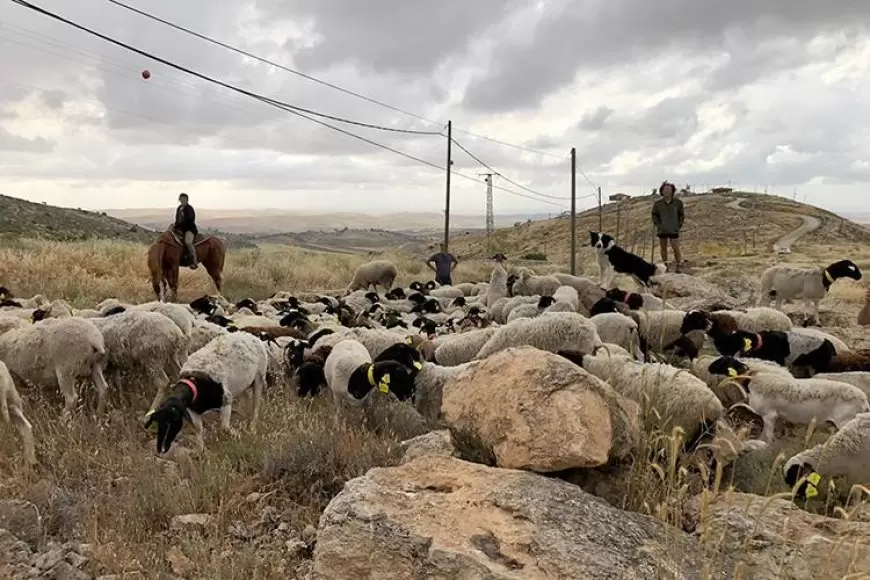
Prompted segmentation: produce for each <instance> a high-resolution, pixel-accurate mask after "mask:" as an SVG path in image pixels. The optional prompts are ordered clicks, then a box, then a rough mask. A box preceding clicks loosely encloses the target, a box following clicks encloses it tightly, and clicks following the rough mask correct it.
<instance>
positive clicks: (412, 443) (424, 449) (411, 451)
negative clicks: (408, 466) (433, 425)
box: [400, 429, 459, 463]
mask: <svg viewBox="0 0 870 580" xmlns="http://www.w3.org/2000/svg"><path fill="white" fill-rule="evenodd" d="M400 445H401V446H402V449H404V450H405V455H404V456H403V457H402V463H408V462H409V461H413V460H414V459H416V458H418V457H421V456H423V455H438V456H442V457H459V452H458V451H456V448H455V447H454V446H453V439H452V438H451V436H450V431H449V430H447V429H442V430H440V431H432V432H431V433H426V434H425V435H418V436H417V437H414V438H413V439H407V440H405V441H402V442H401V443H400Z"/></svg>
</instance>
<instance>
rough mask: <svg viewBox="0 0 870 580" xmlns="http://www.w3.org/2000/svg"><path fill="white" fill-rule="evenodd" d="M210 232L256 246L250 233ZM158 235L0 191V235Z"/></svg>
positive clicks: (67, 238) (142, 238) (134, 238)
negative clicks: (245, 234) (247, 234)
mask: <svg viewBox="0 0 870 580" xmlns="http://www.w3.org/2000/svg"><path fill="white" fill-rule="evenodd" d="M165 228H166V224H163V225H162V227H161V228H160V230H163V229H165ZM204 231H208V230H207V229H206V230H204ZM210 233H216V234H218V235H220V236H221V237H222V238H223V239H224V241H225V242H226V244H227V246H228V247H231V248H253V247H255V245H254V244H253V243H251V241H250V239H249V237H248V236H239V235H228V234H225V233H223V232H217V231H213V232H210ZM156 235H157V230H156V229H153V228H148V227H144V226H142V225H140V224H133V223H130V222H127V221H124V220H122V219H119V218H117V217H113V216H110V215H107V214H106V213H105V212H99V211H89V210H84V209H78V208H66V207H57V206H53V205H48V204H45V203H34V202H31V201H27V200H24V199H19V198H17V197H11V196H8V195H0V236H6V237H15V238H39V239H43V240H52V241H60V242H71V241H80V240H89V239H108V240H124V241H129V242H139V243H142V244H150V243H151V242H153V241H154V239H155V236H156Z"/></svg>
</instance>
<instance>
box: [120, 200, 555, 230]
mask: <svg viewBox="0 0 870 580" xmlns="http://www.w3.org/2000/svg"><path fill="white" fill-rule="evenodd" d="M194 206H195V207H196V208H197V221H198V222H199V223H200V224H202V225H203V226H204V227H209V228H215V229H218V230H220V231H222V232H231V233H238V234H284V233H296V234H301V233H303V232H312V231H324V232H331V231H335V230H341V229H344V228H348V229H353V230H369V229H373V228H374V229H380V230H388V231H393V232H402V233H407V234H419V233H426V232H431V231H439V230H440V229H441V228H442V227H443V225H444V214H442V213H441V212H399V213H387V214H382V215H377V214H364V213H353V212H334V213H313V212H303V211H289V210H284V209H263V210H252V209H251V210H220V209H209V208H202V209H200V208H199V207H198V206H196V204H194ZM174 211H175V209H174V208H153V209H151V208H149V209H120V210H106V213H107V214H108V215H111V216H114V217H117V218H119V219H123V220H125V221H128V222H131V223H136V224H139V225H141V226H144V227H147V228H151V229H162V228H164V227H166V224H167V222H168V221H169V220H171V219H172V216H173V215H174V214H173V212H174ZM545 217H546V215H540V214H528V215H525V214H523V215H519V214H517V215H513V214H504V215H501V216H496V226H508V225H510V224H513V223H514V222H517V221H524V220H526V219H542V218H545ZM450 219H451V223H452V224H453V225H454V227H457V228H461V229H472V228H482V227H484V224H485V219H484V216H483V214H481V215H463V214H452V215H451V216H450Z"/></svg>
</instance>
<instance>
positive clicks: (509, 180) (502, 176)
mask: <svg viewBox="0 0 870 580" xmlns="http://www.w3.org/2000/svg"><path fill="white" fill-rule="evenodd" d="M451 141H453V144H454V145H456V146H457V147H459V148H460V149H462V150H463V151H464V152H465V154H466V155H468V156H469V157H471V158H472V159H474V160H475V161H477V162H478V163H480V164H481V165H483V166H484V167H486V168H487V169H489V170H490V171H491V172H492V173H494V174H496V175H498V176H500V177H501V178H502V179H504V180H505V181H507V182H508V183H510V184H511V185H515V186H517V187H519V188H520V189H523V190H525V191H528V192H529V193H531V194H534V195H539V196H541V197H546V198H549V199H565V200H567V199H571V198H570V197H557V196H555V195H547V194H546V193H541V192H539V191H535V190H534V189H531V188H529V187H526V186H525V185H522V184H520V183H517V182H516V181H513V180H511V179H509V178H507V177H505V176H504V175H502V174H501V173H499V172H498V171H496V170H495V169H493V168H492V167H490V166H489V165H487V164H486V163H485V162H483V161H482V160H481V159H480V157H478V156H477V155H475V154H474V153H472V152H471V151H469V150H468V149H466V148H465V147H464V146H463V145H462V144H461V143H460V142H459V141H457V140H456V139H451Z"/></svg>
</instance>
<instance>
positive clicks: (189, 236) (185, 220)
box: [174, 193, 199, 270]
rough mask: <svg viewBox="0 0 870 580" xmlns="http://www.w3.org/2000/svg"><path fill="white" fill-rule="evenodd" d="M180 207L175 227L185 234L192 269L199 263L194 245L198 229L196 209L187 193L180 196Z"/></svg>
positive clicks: (185, 243)
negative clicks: (189, 201) (190, 202)
mask: <svg viewBox="0 0 870 580" xmlns="http://www.w3.org/2000/svg"><path fill="white" fill-rule="evenodd" d="M178 203H179V205H178V209H176V210H175V225H174V227H175V229H176V230H177V231H178V232H180V233H181V235H182V236H184V245H185V246H186V247H187V252H188V253H189V254H190V269H191V270H196V269H197V268H198V267H199V265H198V264H197V262H196V247H195V246H194V245H193V240H194V239H195V238H196V234H197V233H198V230H197V228H196V211H195V210H194V209H193V206H192V205H190V204H189V203H188V197H187V194H186V193H182V194H181V195H179V196H178Z"/></svg>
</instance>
